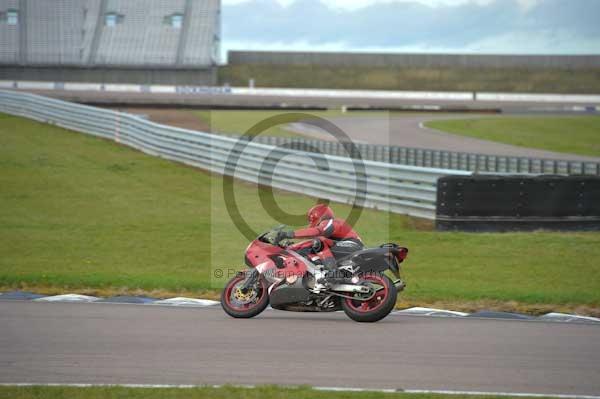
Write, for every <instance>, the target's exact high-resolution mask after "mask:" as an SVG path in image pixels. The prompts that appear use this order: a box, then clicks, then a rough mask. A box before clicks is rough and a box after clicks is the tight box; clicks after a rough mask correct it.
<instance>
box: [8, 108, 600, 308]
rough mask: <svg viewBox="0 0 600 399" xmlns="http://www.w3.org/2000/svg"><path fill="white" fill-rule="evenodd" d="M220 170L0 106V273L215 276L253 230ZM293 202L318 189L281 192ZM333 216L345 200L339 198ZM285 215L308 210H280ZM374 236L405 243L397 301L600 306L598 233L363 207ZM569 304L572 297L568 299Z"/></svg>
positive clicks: (305, 201) (175, 281)
mask: <svg viewBox="0 0 600 399" xmlns="http://www.w3.org/2000/svg"><path fill="white" fill-rule="evenodd" d="M222 183H223V179H222V178H221V177H220V176H215V175H210V174H207V173H204V172H202V171H199V170H197V169H193V168H189V167H185V166H182V165H179V164H176V163H173V162H169V161H166V160H162V159H159V158H155V157H151V156H147V155H144V154H142V153H140V152H137V151H135V150H132V149H129V148H126V147H123V146H119V145H117V144H114V143H112V142H108V141H105V140H100V139H97V138H94V137H90V136H86V135H84V134H79V133H74V132H69V131H66V130H63V129H60V128H57V127H53V126H50V125H45V124H41V123H37V122H32V121H28V120H25V119H20V118H16V117H12V116H7V115H2V114H0V187H1V189H0V287H1V289H3V290H7V289H12V288H25V289H39V290H41V289H47V290H48V291H52V290H56V291H77V290H81V289H85V288H94V289H100V290H101V289H108V290H124V291H127V292H132V291H136V290H143V291H144V292H152V291H161V290H162V291H168V292H176V293H184V292H185V293H194V292H198V291H200V290H206V289H218V288H219V286H221V285H222V284H223V280H222V279H220V280H215V279H214V278H213V277H212V276H213V273H212V272H211V267H212V268H236V269H239V268H241V267H242V266H243V262H242V259H243V252H244V249H245V248H246V245H247V240H246V239H245V238H244V237H243V236H242V235H241V234H240V233H239V232H238V231H237V229H236V228H235V225H234V224H233V222H232V219H231V218H230V217H229V215H228V213H227V210H226V206H225V204H224V199H223V197H222V196H223V192H222ZM235 191H236V195H237V198H238V199H243V200H238V204H239V206H240V209H241V214H242V215H244V217H245V218H246V220H247V221H248V223H249V224H250V225H251V226H253V227H254V228H255V229H256V230H266V229H268V228H269V227H271V226H273V225H276V224H278V223H277V222H276V221H275V220H274V219H273V218H271V217H270V216H269V215H268V214H267V213H266V211H265V210H264V209H263V207H262V205H261V202H260V199H259V195H262V196H264V195H265V194H266V193H267V191H266V190H265V189H258V188H257V187H256V186H253V185H249V184H245V183H236V184H235ZM275 198H276V200H277V202H278V204H279V206H280V207H281V209H282V210H285V211H286V212H289V213H293V214H297V215H301V214H302V213H303V212H305V210H306V209H308V208H309V206H311V205H312V204H313V203H314V199H313V198H310V197H307V196H302V195H295V194H289V193H283V192H276V193H275ZM334 208H335V210H336V212H337V213H338V215H340V216H341V217H345V216H346V215H348V212H349V207H348V206H346V205H335V206H334ZM286 221H289V224H290V225H299V224H301V223H302V217H299V218H293V219H286ZM356 228H357V229H358V231H360V232H361V235H362V236H363V239H364V240H365V242H366V243H367V244H368V245H372V246H373V245H377V244H380V243H382V242H388V241H390V240H391V241H395V242H399V243H401V244H403V245H405V246H407V247H409V248H410V251H411V252H410V255H409V259H408V261H407V262H406V266H405V268H404V269H405V277H406V279H407V281H408V289H407V291H406V292H405V294H403V296H402V297H403V298H404V300H405V301H408V302H410V303H413V304H415V303H416V304H423V303H431V302H435V301H451V302H452V301H453V302H457V303H462V302H467V301H471V302H474V303H477V302H478V301H501V302H508V301H517V302H520V303H526V304H554V305H561V304H563V305H567V304H572V305H573V306H580V305H585V306H591V307H600V263H599V262H598V261H597V260H598V259H599V258H600V234H599V233H572V234H561V233H553V232H536V233H510V234H467V233H437V232H435V231H431V229H430V227H429V226H428V225H427V223H423V222H422V221H419V220H416V219H413V218H409V217H404V216H400V215H394V214H391V215H390V214H387V213H385V212H378V211H374V210H365V211H364V212H363V214H362V216H361V218H360V220H359V221H358V223H357V226H356ZM569 306H570V305H569Z"/></svg>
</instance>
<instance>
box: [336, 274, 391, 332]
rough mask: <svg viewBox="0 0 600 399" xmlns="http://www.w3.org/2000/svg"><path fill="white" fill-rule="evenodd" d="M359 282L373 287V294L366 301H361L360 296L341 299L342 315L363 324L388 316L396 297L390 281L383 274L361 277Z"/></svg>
mask: <svg viewBox="0 0 600 399" xmlns="http://www.w3.org/2000/svg"><path fill="white" fill-rule="evenodd" d="M361 282H362V283H363V284H369V285H370V286H372V287H374V288H375V290H376V292H375V294H374V295H372V297H371V298H370V299H369V300H366V301H365V300H361V297H360V294H355V297H354V299H349V298H345V299H342V309H343V310H344V313H346V315H347V316H348V317H350V318H351V319H352V320H354V321H358V322H363V323H372V322H375V321H379V320H381V319H383V318H384V317H386V316H387V315H388V314H390V312H391V311H392V310H393V309H394V305H396V299H397V297H398V290H397V289H396V286H395V285H394V283H392V280H390V279H389V277H387V276H386V275H384V274H367V275H364V276H362V277H361ZM359 284H360V283H359Z"/></svg>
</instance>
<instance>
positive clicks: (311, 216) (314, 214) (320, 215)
mask: <svg viewBox="0 0 600 399" xmlns="http://www.w3.org/2000/svg"><path fill="white" fill-rule="evenodd" d="M306 218H307V219H308V224H309V225H310V227H315V226H317V225H318V224H319V223H321V221H323V220H326V219H333V218H334V215H333V211H332V210H331V208H330V207H328V206H327V205H325V204H317V205H315V206H313V207H312V208H310V209H309V210H308V213H307V214H306Z"/></svg>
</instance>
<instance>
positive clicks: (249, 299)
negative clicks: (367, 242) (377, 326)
mask: <svg viewBox="0 0 600 399" xmlns="http://www.w3.org/2000/svg"><path fill="white" fill-rule="evenodd" d="M277 231H278V229H275V230H272V231H269V232H267V233H265V234H262V235H260V236H259V237H258V238H257V239H256V240H254V241H253V242H252V243H251V244H250V245H249V246H248V248H247V249H246V257H245V259H246V265H247V266H248V267H249V268H250V270H248V271H245V272H240V273H238V274H237V275H236V276H235V277H233V278H232V279H231V280H230V281H229V282H228V283H227V284H226V285H225V289H224V290H223V293H222V294H221V306H222V307H223V309H224V310H225V312H226V313H227V314H229V315H230V316H232V317H235V318H250V317H254V316H256V315H258V314H260V313H261V312H262V311H263V310H265V309H266V308H267V306H268V305H269V304H271V307H272V308H273V309H278V310H287V311H295V312H332V311H337V310H343V311H344V313H346V315H347V316H348V317H350V318H351V319H352V320H355V321H359V322H375V321H378V320H381V319H383V318H384V317H386V316H387V315H388V314H389V313H390V312H391V311H392V309H393V308H394V305H395V304H396V299H397V296H398V292H399V291H402V290H403V289H404V287H405V284H404V282H403V281H402V279H401V278H400V263H402V262H403V261H404V259H406V256H407V254H408V249H407V248H403V247H400V246H398V245H396V244H384V245H381V246H380V247H379V248H371V249H364V250H359V251H356V252H353V253H350V254H347V255H345V256H343V257H341V258H339V259H336V263H337V269H336V271H335V272H333V276H330V275H327V277H326V278H325V280H324V281H325V285H322V284H315V280H316V278H315V276H319V275H322V274H320V273H321V270H323V269H322V267H323V266H322V264H321V262H320V258H319V253H320V252H321V250H322V249H323V245H325V244H324V243H323V242H322V241H321V240H319V239H315V240H312V241H307V242H305V243H306V245H305V246H304V249H303V250H298V249H297V248H298V245H294V246H293V247H294V248H296V250H294V249H292V248H291V242H289V241H288V240H284V241H282V242H276V237H277ZM388 271H389V273H390V274H391V275H392V276H394V281H392V280H391V279H390V277H388V276H387V275H386V274H385V273H384V272H388ZM329 274H332V273H329ZM320 282H321V280H319V283H320Z"/></svg>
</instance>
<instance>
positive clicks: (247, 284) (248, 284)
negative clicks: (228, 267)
mask: <svg viewBox="0 0 600 399" xmlns="http://www.w3.org/2000/svg"><path fill="white" fill-rule="evenodd" d="M259 277H260V273H258V270H256V269H252V271H251V272H250V275H249V276H248V278H246V281H244V284H243V285H242V286H241V287H240V291H242V293H243V294H247V293H248V290H249V289H250V288H252V287H254V286H255V285H256V283H257V282H258V278H259Z"/></svg>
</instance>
